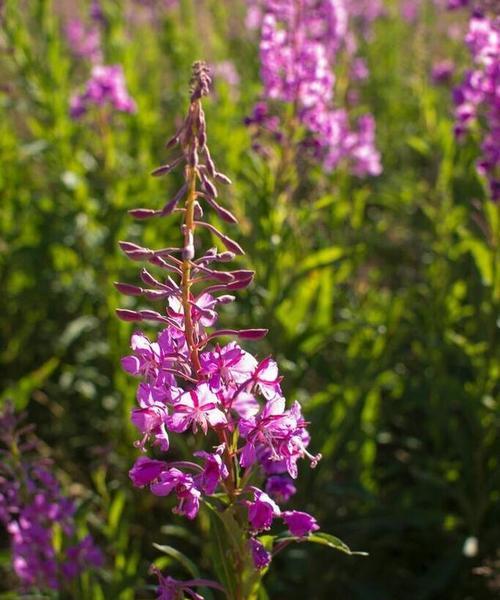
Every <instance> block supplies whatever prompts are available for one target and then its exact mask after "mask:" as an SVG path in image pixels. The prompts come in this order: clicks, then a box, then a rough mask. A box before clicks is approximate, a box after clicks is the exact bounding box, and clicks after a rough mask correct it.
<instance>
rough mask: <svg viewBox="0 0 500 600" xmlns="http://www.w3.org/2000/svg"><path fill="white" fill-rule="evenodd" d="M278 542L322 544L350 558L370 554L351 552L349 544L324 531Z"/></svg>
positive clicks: (283, 538)
mask: <svg viewBox="0 0 500 600" xmlns="http://www.w3.org/2000/svg"><path fill="white" fill-rule="evenodd" d="M277 541H278V542H286V541H293V542H309V543H313V544H321V545H322V546H328V547H329V548H333V549H334V550H339V552H343V553H344V554H349V555H350V556H368V552H359V551H357V550H351V549H350V548H349V546H348V545H347V544H345V543H344V542H343V541H342V540H341V539H339V538H338V537H335V536H334V535H331V534H330V533H323V532H322V531H320V532H318V533H311V534H310V535H308V536H307V537H303V538H300V537H295V536H293V535H289V536H284V537H279V538H278V539H277Z"/></svg>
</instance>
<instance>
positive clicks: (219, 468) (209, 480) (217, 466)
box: [194, 444, 229, 496]
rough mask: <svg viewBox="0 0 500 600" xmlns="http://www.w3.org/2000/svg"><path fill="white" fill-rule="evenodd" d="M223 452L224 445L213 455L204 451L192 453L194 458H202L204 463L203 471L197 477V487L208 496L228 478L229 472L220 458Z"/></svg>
mask: <svg viewBox="0 0 500 600" xmlns="http://www.w3.org/2000/svg"><path fill="white" fill-rule="evenodd" d="M224 450H225V445H224V444H221V445H220V446H219V447H218V448H217V450H216V452H215V453H211V452H205V451H204V450H200V451H199V452H195V453H194V455H195V456H198V457H199V458H203V459H204V461H205V466H204V468H203V471H202V473H201V475H199V476H198V477H197V485H198V487H199V488H200V489H201V490H202V492H203V493H205V494H208V495H209V496H210V495H211V494H213V493H214V492H215V489H216V488H217V486H218V485H219V483H220V482H221V481H223V480H224V479H226V478H227V477H228V476H229V472H228V470H227V467H226V465H225V463H224V461H223V460H222V456H221V455H222V454H223V453H224Z"/></svg>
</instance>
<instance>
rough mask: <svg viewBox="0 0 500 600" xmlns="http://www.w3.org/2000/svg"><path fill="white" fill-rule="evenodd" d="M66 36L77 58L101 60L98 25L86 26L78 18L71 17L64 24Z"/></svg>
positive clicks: (96, 61)
mask: <svg viewBox="0 0 500 600" xmlns="http://www.w3.org/2000/svg"><path fill="white" fill-rule="evenodd" d="M66 38H67V40H68V43H69V45H70V48H71V50H72V51H73V53H74V54H75V56H77V57H78V58H82V59H86V60H90V61H91V62H93V63H99V62H101V61H102V51H101V31H100V29H99V27H97V26H95V25H92V26H87V25H85V23H84V22H83V21H81V20H80V19H71V20H70V21H69V22H68V23H67V24H66Z"/></svg>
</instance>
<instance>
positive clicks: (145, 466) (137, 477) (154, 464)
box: [128, 456, 167, 487]
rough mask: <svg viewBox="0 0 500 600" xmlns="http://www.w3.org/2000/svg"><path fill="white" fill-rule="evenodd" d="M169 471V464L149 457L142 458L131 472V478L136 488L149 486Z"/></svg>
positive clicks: (136, 462)
mask: <svg viewBox="0 0 500 600" xmlns="http://www.w3.org/2000/svg"><path fill="white" fill-rule="evenodd" d="M166 469H167V464H166V463H164V462H163V461H161V460H153V459H152V458H148V457H147V456H140V457H139V458H138V459H137V460H136V461H135V463H134V466H133V467H132V468H131V469H130V471H129V473H128V474H129V477H130V479H131V480H132V483H133V484H134V485H135V486H136V487H144V486H146V485H149V484H150V483H151V482H152V481H154V480H155V479H158V477H159V476H160V474H161V473H162V472H163V471H165V470H166Z"/></svg>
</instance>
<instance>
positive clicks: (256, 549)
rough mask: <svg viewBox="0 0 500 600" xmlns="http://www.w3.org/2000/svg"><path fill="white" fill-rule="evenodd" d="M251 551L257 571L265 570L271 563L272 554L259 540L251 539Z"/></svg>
mask: <svg viewBox="0 0 500 600" xmlns="http://www.w3.org/2000/svg"><path fill="white" fill-rule="evenodd" d="M250 549H251V551H252V559H253V563H254V565H255V567H256V568H257V569H265V568H266V567H267V565H268V564H269V563H270V562H271V554H270V553H269V552H268V551H267V550H266V549H265V548H264V546H263V545H262V543H261V542H259V540H256V539H255V538H253V537H252V538H250Z"/></svg>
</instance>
